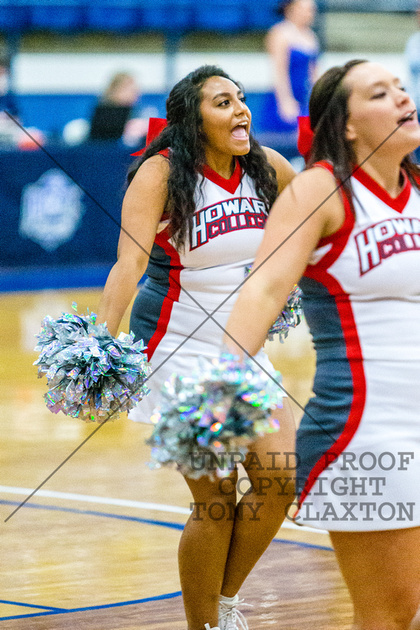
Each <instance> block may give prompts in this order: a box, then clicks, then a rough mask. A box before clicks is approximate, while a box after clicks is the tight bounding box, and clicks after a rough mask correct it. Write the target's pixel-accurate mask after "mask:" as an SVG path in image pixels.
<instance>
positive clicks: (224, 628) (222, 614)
mask: <svg viewBox="0 0 420 630" xmlns="http://www.w3.org/2000/svg"><path fill="white" fill-rule="evenodd" d="M239 604H242V605H243V606H251V604H244V600H243V599H239V596H238V595H235V599H234V600H233V601H232V602H224V601H221V600H219V626H220V630H248V624H247V622H246V619H245V617H244V615H243V614H242V613H241V611H240V610H238V608H237V606H238V605H239Z"/></svg>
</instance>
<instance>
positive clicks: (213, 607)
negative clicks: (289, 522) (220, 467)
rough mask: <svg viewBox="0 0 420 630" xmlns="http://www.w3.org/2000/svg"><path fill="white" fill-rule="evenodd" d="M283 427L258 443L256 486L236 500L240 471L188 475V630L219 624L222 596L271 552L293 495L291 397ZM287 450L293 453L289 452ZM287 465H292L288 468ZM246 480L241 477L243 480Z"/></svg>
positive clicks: (184, 540)
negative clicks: (191, 507) (219, 475)
mask: <svg viewBox="0 0 420 630" xmlns="http://www.w3.org/2000/svg"><path fill="white" fill-rule="evenodd" d="M273 415H275V416H276V417H277V418H278V419H279V420H280V431H278V432H276V433H272V434H268V435H266V436H264V437H262V438H259V439H258V440H256V441H255V443H254V444H253V446H252V450H250V453H249V455H248V457H247V459H246V461H245V462H244V467H245V469H246V471H247V474H248V477H249V481H248V488H249V482H250V485H251V487H250V488H249V490H248V489H247V492H246V494H244V495H243V496H242V498H241V500H240V501H239V502H238V503H237V499H236V497H237V493H236V491H237V487H238V489H239V492H241V488H244V485H242V484H241V488H239V483H238V475H237V471H234V472H233V473H232V474H231V475H230V476H229V477H224V478H221V479H218V480H216V481H213V480H211V479H209V478H208V477H201V478H200V479H197V480H194V479H189V478H186V481H187V483H188V486H189V488H190V490H191V492H192V494H193V497H194V504H193V505H194V510H193V513H192V514H191V516H190V518H189V520H188V522H187V525H186V527H185V529H184V531H183V534H182V537H181V541H180V546H179V569H180V578H181V587H182V593H183V599H184V607H185V613H186V617H187V620H188V629H189V630H203V628H204V624H205V623H209V625H210V627H217V625H218V607H219V596H220V595H221V594H223V595H224V596H226V597H233V596H234V595H236V593H237V592H238V591H239V588H240V587H241V585H242V583H243V582H244V580H245V578H246V577H247V575H248V574H249V572H250V571H251V569H252V568H253V566H254V565H255V563H256V562H257V560H258V559H259V558H260V557H261V555H262V554H263V552H264V551H265V550H266V548H267V547H268V545H269V544H270V542H271V540H272V539H273V537H274V536H275V534H276V533H277V531H278V529H279V527H280V525H281V523H282V522H283V520H284V518H285V514H286V511H287V506H288V505H289V504H290V503H292V502H293V499H294V483H293V477H294V474H295V471H294V467H293V466H292V468H289V469H288V470H285V469H286V468H287V466H289V467H290V465H291V463H293V454H294V444H295V442H294V439H295V424H294V421H293V417H292V413H291V411H290V407H289V405H288V403H287V401H286V403H285V406H284V408H283V409H280V410H278V411H276V412H275V414H273ZM287 453H288V454H289V455H287ZM286 463H287V466H286ZM239 481H241V480H239Z"/></svg>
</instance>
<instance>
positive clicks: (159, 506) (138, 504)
mask: <svg viewBox="0 0 420 630" xmlns="http://www.w3.org/2000/svg"><path fill="white" fill-rule="evenodd" d="M33 491H34V489H33V488H32V489H31V488H18V487H14V486H0V493H1V492H4V493H5V494H21V495H25V496H29V495H30V494H31V493H32V492H33ZM36 494H37V496H39V497H45V498H47V499H65V500H66V501H81V502H82V503H99V504H102V505H117V506H119V507H131V508H135V509H137V510H156V511H157V512H172V513H173V514H187V515H190V514H191V510H189V509H188V508H183V507H179V506H177V505H165V504H164V503H145V502H144V501H129V500H128V499H112V498H111V497H96V496H94V495H90V494H76V493H74V492H56V491H55V490H38V491H37V493H36ZM282 528H284V529H294V530H296V531H303V532H311V533H313V534H315V533H318V534H328V532H327V531H325V530H324V529H315V528H312V527H306V526H304V525H295V523H292V522H286V523H283V525H282Z"/></svg>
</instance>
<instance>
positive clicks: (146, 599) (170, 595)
mask: <svg viewBox="0 0 420 630" xmlns="http://www.w3.org/2000/svg"><path fill="white" fill-rule="evenodd" d="M181 594H182V593H181V591H175V592H174V593H164V594H163V595H154V596H153V597H144V598H143V599H132V600H129V601H126V602H116V603H115V604H101V605H99V606H85V607H83V608H67V609H64V608H57V609H56V610H55V609H53V610H49V611H48V612H39V613H32V614H30V615H13V616H10V617H0V621H6V620H8V619H28V618H29V617H49V616H50V615H67V614H68V613H75V612H83V611H87V610H103V609H104V608H118V607H120V606H132V605H134V604H145V603H146V602H156V601H160V600H162V599H173V598H174V597H179V596H180V595H181ZM6 603H9V602H6ZM16 605H17V606H29V604H19V603H18V602H16ZM39 608H44V607H43V606H39Z"/></svg>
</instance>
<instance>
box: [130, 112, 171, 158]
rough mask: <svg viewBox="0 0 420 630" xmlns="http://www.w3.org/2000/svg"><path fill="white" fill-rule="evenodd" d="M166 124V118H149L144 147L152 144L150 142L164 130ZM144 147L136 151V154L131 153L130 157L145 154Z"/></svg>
mask: <svg viewBox="0 0 420 630" xmlns="http://www.w3.org/2000/svg"><path fill="white" fill-rule="evenodd" d="M167 124H168V121H167V120H166V118H149V128H148V130H147V136H146V147H147V146H148V145H149V144H150V143H151V142H152V140H154V139H155V138H157V137H158V135H159V134H160V133H161V131H163V130H164V129H165V127H166V125H167ZM146 147H144V149H141V150H140V151H137V152H136V153H131V155H132V156H136V155H142V154H143V153H144V152H145V150H146Z"/></svg>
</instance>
